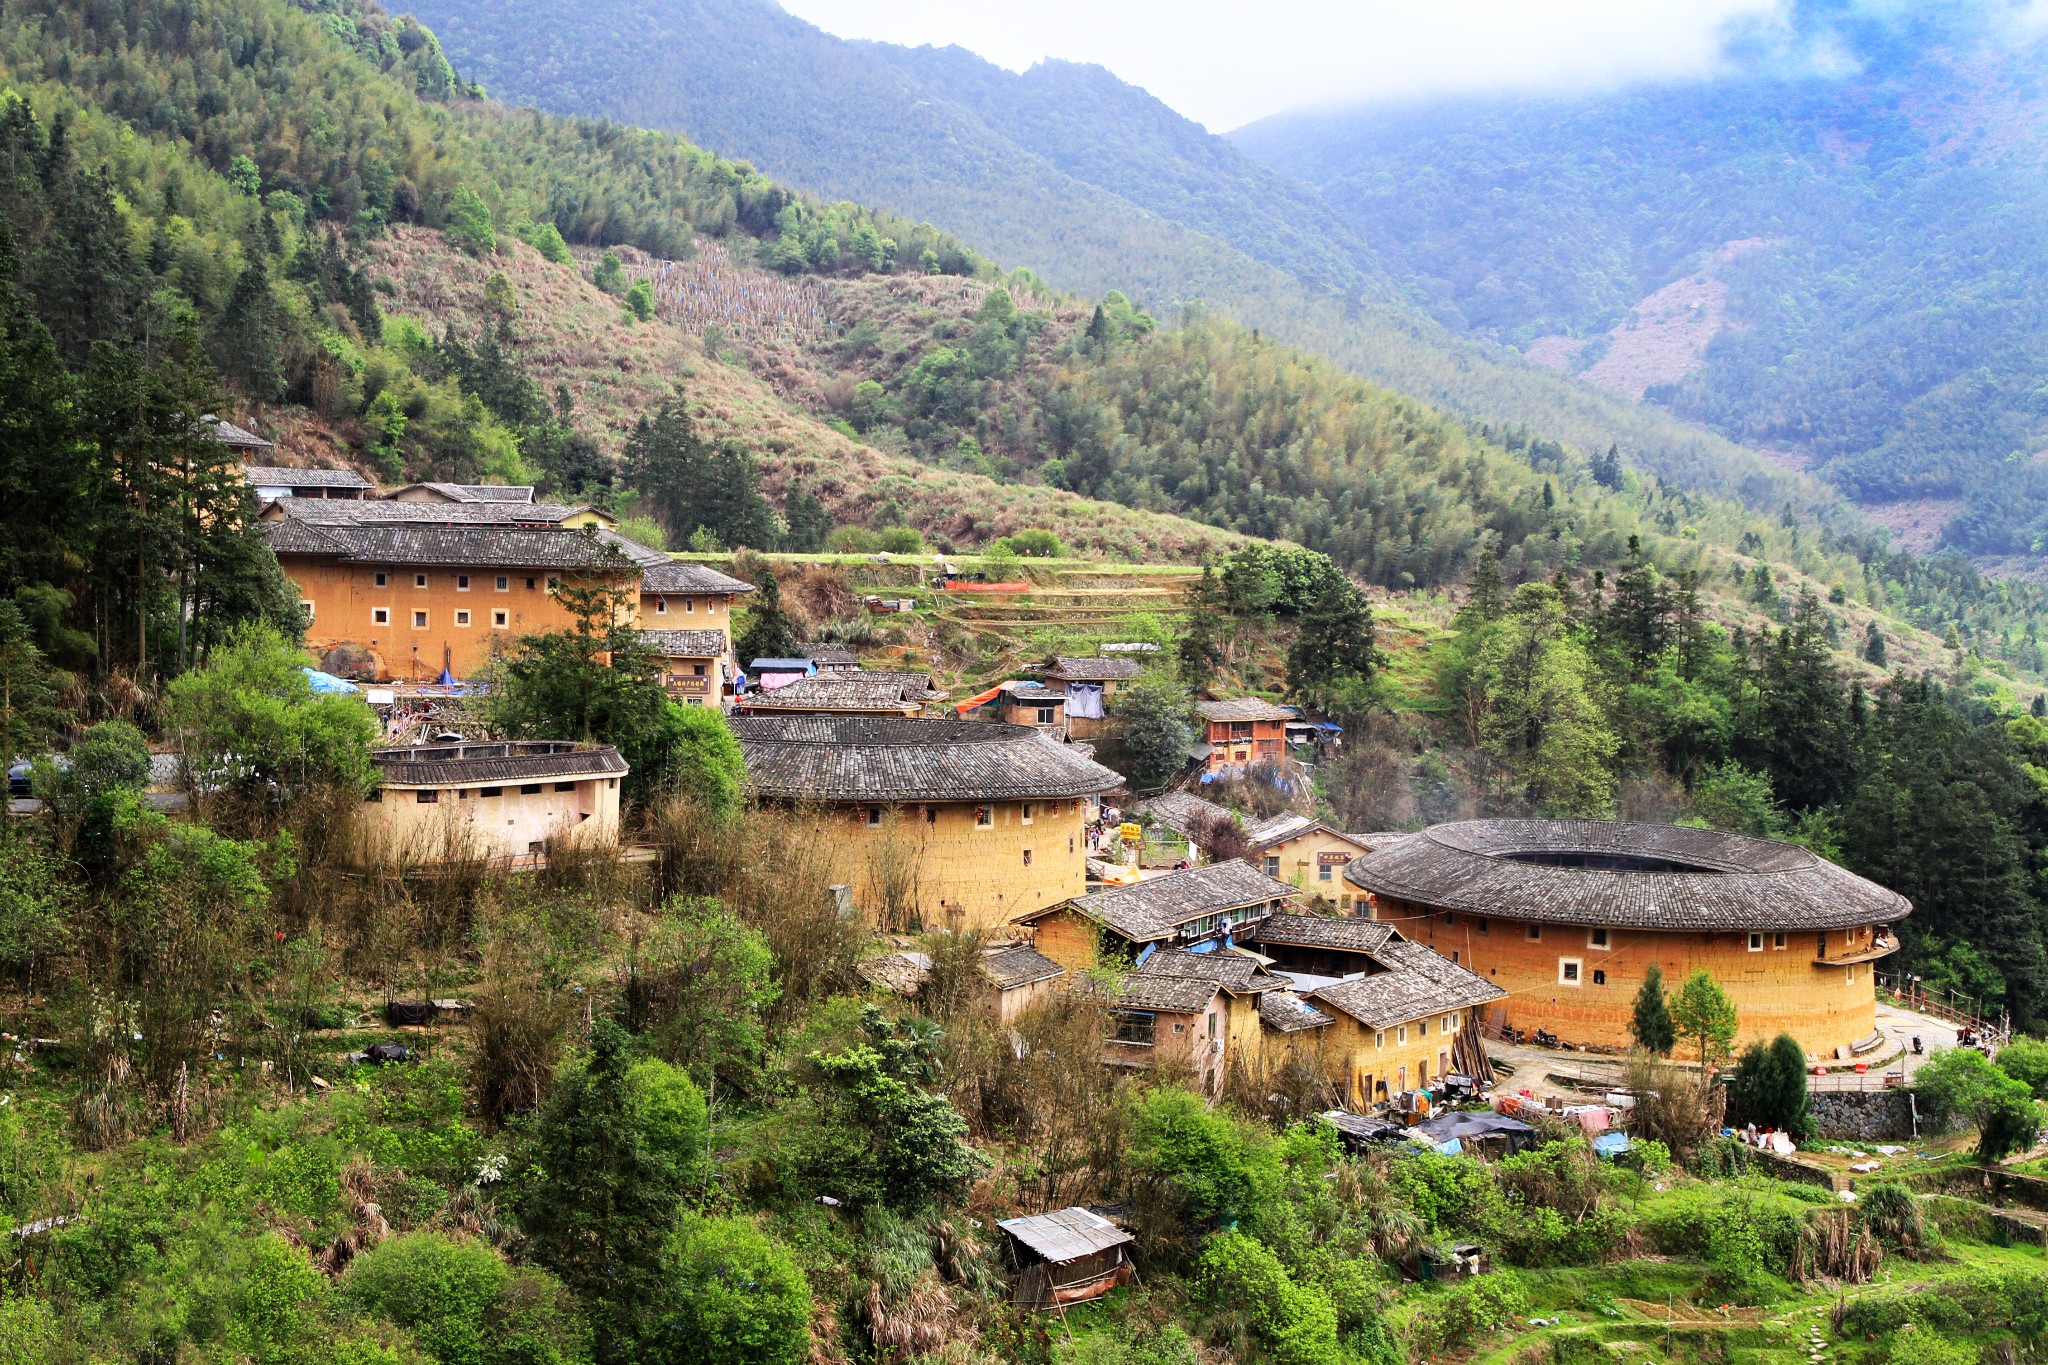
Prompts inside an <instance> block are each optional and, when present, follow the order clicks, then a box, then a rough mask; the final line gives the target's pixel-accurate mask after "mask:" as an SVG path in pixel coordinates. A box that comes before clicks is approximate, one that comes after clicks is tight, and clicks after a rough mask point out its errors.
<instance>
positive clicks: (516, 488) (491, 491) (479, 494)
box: [392, 482, 533, 502]
mask: <svg viewBox="0 0 2048 1365" xmlns="http://www.w3.org/2000/svg"><path fill="white" fill-rule="evenodd" d="M415 488H425V489H429V490H431V491H433V492H435V493H439V494H440V495H441V496H442V497H444V498H446V499H448V501H450V502H532V501H533V485H532V484H526V483H432V482H429V483H409V484H407V485H406V486H405V487H403V488H401V489H399V490H398V493H410V492H411V491H412V490H413V489H415ZM398 493H394V494H392V496H393V497H396V496H397V495H398Z"/></svg>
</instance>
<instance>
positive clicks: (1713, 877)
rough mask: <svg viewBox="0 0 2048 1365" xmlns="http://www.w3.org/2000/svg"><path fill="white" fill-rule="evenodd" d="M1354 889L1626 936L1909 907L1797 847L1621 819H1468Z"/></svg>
mask: <svg viewBox="0 0 2048 1365" xmlns="http://www.w3.org/2000/svg"><path fill="white" fill-rule="evenodd" d="M1344 877H1345V879H1346V880H1347V881H1349V882H1351V883H1352V884H1353V885H1354V886H1359V887H1363V888H1364V889H1365V890H1367V891H1371V892H1374V893H1375V894H1378V895H1385V896H1390V897H1393V898H1395V899H1398V900H1403V901H1410V902H1413V903H1415V904H1418V905H1427V906H1431V907H1434V908H1437V909H1446V910H1464V911H1467V912H1469V913H1472V914H1476V915H1490V916H1496V917H1498V918H1501V919H1513V920H1534V921H1539V922H1543V923H1552V924H1588V925H1605V926H1609V927H1613V928H1627V929H1664V930H1679V931H1684V930H1692V931H1716V930H1747V929H1841V928H1848V927H1850V926H1853V925H1858V924H1887V923H1891V922H1892V921H1895V920H1901V919H1904V918H1905V917H1906V916H1907V915H1909V914H1911V913H1912V910H1913V906H1912V903H1911V902H1910V901H1908V900H1907V899H1906V898H1905V897H1904V896H1901V895H1899V894H1897V893H1896V892H1893V891H1889V890H1887V889H1886V888H1884V887H1882V886H1879V885H1877V884H1876V883H1875V882H1871V881H1866V880H1865V879H1864V878H1862V877H1859V876H1857V875H1856V874H1854V873H1853V872H1849V871H1847V870H1846V869H1844V868H1840V867H1837V866H1836V865H1835V864H1833V863H1831V862H1828V861H1827V860H1826V859H1824V858H1820V857H1818V856H1816V855H1815V854H1812V853H1810V852H1808V851H1807V850H1805V849H1803V848H1799V847H1797V846H1795V845H1792V844H1781V843H1776V842H1774V841H1772V840H1769V839H1751V838H1746V837H1744V836H1742V835H1738V834H1724V833H1721V832H1720V831H1717V830H1705V829H1687V828H1684V827H1682V826H1678V825H1653V824H1644V823H1639V822H1634V821H1623V820H1467V821H1463V822H1460V823H1456V824H1449V825H1438V826H1436V827H1434V828H1432V829H1429V830H1425V831H1424V832H1423V833H1421V834H1410V835H1405V836H1402V837H1400V838H1396V839H1388V840H1386V841H1384V842H1380V843H1377V844H1374V845H1373V847H1372V850H1371V852H1369V853H1366V854H1365V855H1364V856H1362V857H1359V858H1354V859H1352V861H1351V862H1350V863H1349V864H1347V865H1346V866H1345V869H1344Z"/></svg>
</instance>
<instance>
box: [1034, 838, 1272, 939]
mask: <svg viewBox="0 0 2048 1365" xmlns="http://www.w3.org/2000/svg"><path fill="white" fill-rule="evenodd" d="M1300 894H1301V891H1300V889H1299V888H1298V887H1293V886H1289V885H1288V884H1287V883H1286V882H1283V881H1281V880H1279V879H1278V878H1276V877H1268V876H1267V875H1266V874H1265V873H1263V872H1261V871H1259V870H1258V869H1257V868H1255V867H1250V866H1247V865H1246V864H1244V863H1241V862H1239V861H1237V860H1236V859H1235V858H1233V859H1231V860H1230V861H1229V862H1227V863H1212V864H1210V865H1209V866H1207V867H1191V868H1188V869H1187V870H1186V871H1184V872H1169V873H1167V874H1166V875H1165V876H1163V877H1148V878H1146V879H1145V880H1144V881H1141V882H1137V883H1135V884H1133V885H1131V886H1112V887H1105V888H1103V889H1102V890H1100V891H1091V892H1089V893H1088V894H1087V895H1085V896H1077V897H1075V898H1074V899H1073V900H1070V901H1062V902H1060V904H1059V905H1054V906H1047V907H1046V908H1045V909H1043V910H1036V911H1033V912H1032V913H1031V914H1030V915H1025V916H1019V918H1020V919H1029V918H1035V917H1037V916H1039V915H1045V914H1050V913H1052V912H1053V911H1055V910H1058V909H1061V908H1063V907H1065V906H1072V907H1073V908H1074V909H1076V910H1078V911H1080V912H1081V913H1082V914H1084V915H1086V916H1087V917H1088V918H1090V919H1092V920H1096V921H1098V922H1099V923H1102V924H1106V925H1108V926H1109V927H1110V928H1112V929H1114V930H1116V932H1117V933H1119V934H1122V935H1123V936H1124V937H1125V938H1127V939H1129V940H1131V941H1132V942H1133V943H1145V942H1149V941H1151V940H1153V939H1161V938H1169V937H1171V936H1172V935H1173V932H1174V930H1176V929H1178V928H1179V927H1180V926H1181V925H1183V924H1186V923H1187V922H1188V921H1190V920H1197V919H1201V918H1202V917H1203V916H1205V915H1219V914H1223V913H1225V912H1227V911H1232V910H1248V909H1256V910H1257V911H1258V912H1259V913H1260V914H1264V913H1266V906H1267V905H1268V904H1269V903H1271V902H1274V901H1281V902H1284V901H1287V900H1289V899H1292V898H1293V897H1295V896H1299V895H1300Z"/></svg>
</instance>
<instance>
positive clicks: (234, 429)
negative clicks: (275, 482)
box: [201, 416, 277, 483]
mask: <svg viewBox="0 0 2048 1365" xmlns="http://www.w3.org/2000/svg"><path fill="white" fill-rule="evenodd" d="M201 423H202V425H204V426H205V427H206V434H207V435H209V436H211V437H213V439H214V440H216V441H219V442H220V443H221V444H222V445H224V446H234V447H235V448H236V449H238V450H275V449H276V448H277V447H276V445H275V444H274V443H273V442H270V441H266V440H264V439H263V438H262V437H261V436H258V435H257V434H256V433H255V432H253V431H245V430H243V429H242V428H241V427H238V426H236V425H235V424H234V423H233V422H230V421H227V420H225V419H223V418H219V417H211V416H209V417H205V418H202V419H201ZM250 482H252V483H253V482H255V480H253V479H252V480H250Z"/></svg>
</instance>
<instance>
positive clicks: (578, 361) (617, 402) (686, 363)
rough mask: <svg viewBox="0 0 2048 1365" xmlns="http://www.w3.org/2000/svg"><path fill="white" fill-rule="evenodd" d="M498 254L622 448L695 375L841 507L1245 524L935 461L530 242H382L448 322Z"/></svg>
mask: <svg viewBox="0 0 2048 1365" xmlns="http://www.w3.org/2000/svg"><path fill="white" fill-rule="evenodd" d="M498 270H502V271H504V272H505V274H506V276H507V277H508V278H510V279H511V281H512V284H513V287H514V288H515V289H516V290H517V291H518V294H519V299H520V312H519V318H518V322H517V330H518V333H519V336H520V338H521V340H520V343H519V347H518V350H519V354H520V358H521V360H522V361H523V362H524V363H525V365H526V366H527V368H528V369H529V371H530V372H531V373H532V375H533V377H534V379H535V380H536V381H537V382H538V383H540V384H541V386H542V387H543V388H544V389H546V390H547V391H549V392H553V390H554V387H555V385H556V384H558V383H561V384H566V385H568V387H569V391H570V393H571V394H572V395H574V397H575V399H576V404H577V408H578V410H579V411H580V412H581V413H582V415H583V419H584V422H585V424H586V425H587V426H588V427H589V428H590V430H591V431H592V433H593V435H595V436H596V437H597V438H598V439H599V440H600V442H601V443H602V444H603V445H604V446H605V447H606V449H607V450H609V451H611V452H613V453H616V452H617V451H619V450H620V449H622V448H623V446H624V444H625V441H626V438H627V436H628V435H629V434H630V432H631V430H632V426H633V422H634V421H635V419H636V418H638V417H639V416H640V415H641V414H643V413H648V412H652V411H653V410H654V408H655V407H657V406H658V405H659V404H660V403H661V402H662V401H663V400H664V399H665V398H666V397H667V396H668V395H669V394H670V393H672V392H673V391H674V390H675V387H676V386H677V385H681V386H682V388H683V390H684V391H685V392H686V393H687V394H688V395H689V397H690V399H691V401H692V403H693V405H694V406H695V407H696V409H697V410H698V412H699V413H700V414H701V418H702V421H703V424H704V426H705V428H706V430H707V432H708V433H710V434H713V435H718V436H732V437H734V438H736V439H739V440H741V441H743V442H744V443H745V444H746V445H747V446H748V447H749V448H751V449H752V450H754V451H755V452H756V453H757V454H758V455H759V456H760V458H761V462H762V468H763V474H764V478H765V481H766V483H767V485H768V488H769V490H770V492H771V494H775V495H779V494H780V492H781V491H782V490H783V489H784V488H785V487H786V486H787V485H788V484H789V483H790V482H791V481H792V480H794V479H801V480H803V481H805V482H808V483H809V484H810V485H811V486H812V488H813V490H814V491H815V492H816V493H817V494H818V496H819V497H820V498H821V499H822V500H823V501H824V502H825V505H826V506H827V508H828V509H830V511H831V512H832V514H833V516H834V517H836V518H837V519H839V520H840V521H850V522H859V521H863V520H864V519H865V517H866V515H867V514H868V513H869V512H871V511H872V510H873V509H874V508H876V507H877V506H878V505H880V504H881V503H882V502H884V501H885V500H893V501H894V502H895V503H896V504H897V505H898V506H899V507H901V508H902V510H903V513H904V515H905V517H906V518H907V519H908V520H909V521H910V522H911V523H912V524H914V525H916V526H917V527H918V528H919V529H920V530H923V531H924V532H925V533H926V534H927V536H929V537H930V538H931V539H933V540H934V541H935V542H938V543H945V544H953V545H976V544H980V543H982V542H983V541H985V540H987V539H989V538H991V537H994V536H1000V535H1005V534H1008V533H1009V532H1011V531H1015V530H1021V529H1023V528H1025V527H1032V526H1041V527H1044V528H1046V529H1048V530H1051V531H1052V532H1054V533H1055V534H1056V535H1058V536H1059V537H1060V539H1061V540H1063V541H1065V542H1066V543H1067V544H1068V545H1070V546H1073V547H1075V548H1076V549H1078V550H1082V551H1085V552H1087V553H1090V554H1094V555H1098V556H1101V557H1103V558H1107V559H1130V560H1148V559H1149V560H1166V561H1186V560H1191V559H1194V558H1197V557H1199V556H1200V555H1201V554H1202V553H1203V552H1205V551H1209V550H1218V549H1226V548H1228V547H1229V546H1231V545H1235V544H1239V543H1241V542H1242V541H1243V540H1244V537H1242V536H1236V535H1233V534H1231V533H1229V532H1227V531H1219V530H1217V529H1215V528H1214V527H1208V526H1202V525H1199V524H1197V523H1195V522H1191V521H1187V520H1184V519H1182V518H1179V517H1174V516H1168V515H1164V514H1161V513H1153V512H1140V511H1134V510H1131V509H1129V508H1124V507H1118V506H1115V505H1113V504H1109V503H1103V502H1095V501H1091V500H1089V499H1086V498H1081V497H1077V496H1075V495H1074V494H1071V493H1065V492H1060V491H1058V490H1055V489H1049V488H1043V487H1036V486H1027V485H1021V484H1000V483H997V482H995V481H994V480H992V479H988V478H984V477H981V476H979V475H973V474H966V473H959V472H955V471H951V470H940V469H933V468H931V467H930V466H928V465H924V464H921V463H919V462H917V461H915V460H912V459H910V458H908V457H907V456H901V455H892V454H889V453H887V452H885V451H881V450H877V449H875V448H874V447H872V446H867V445H863V444H861V443H859V442H858V441H855V440H851V439H849V438H847V437H846V436H844V435H842V434H840V433H839V432H838V431H836V430H834V429H833V428H831V427H830V426H827V425H826V424H825V423H824V421H822V420H821V419H819V418H818V417H816V416H814V415H812V414H811V413H808V412H806V411H804V410H803V409H802V408H801V407H799V406H798V405H797V404H796V402H795V401H793V400H795V399H797V398H798V397H799V395H798V393H797V392H796V388H797V386H798V385H799V384H800V383H802V382H803V381H804V379H805V378H806V376H804V375H802V374H800V373H793V372H790V371H787V370H784V369H782V368H780V367H779V366H773V365H772V360H771V366H772V368H771V369H770V370H769V372H768V373H766V374H760V375H757V374H755V373H753V372H751V371H750V370H748V369H746V368H743V367H741V366H738V365H734V364H729V363H725V362H723V361H720V360H718V359H715V358H712V357H709V356H707V355H706V354H705V351H704V346H703V343H702V341H701V340H700V339H699V338H698V337H695V336H690V335H686V334H685V333H684V332H683V331H682V330H681V329H680V328H678V327H675V326H672V325H670V324H668V323H666V322H662V321H655V322H648V323H639V324H634V323H629V322H627V321H626V320H625V319H624V316H623V313H622V310H621V309H620V306H619V303H618V301H617V300H616V299H614V298H612V297H610V296H609V295H607V294H604V293H602V292H601V291H599V290H598V289H596V288H595V287H594V286H592V285H591V284H590V283H589V282H588V281H587V280H586V279H584V278H583V276H582V275H581V274H580V273H579V272H577V271H573V270H570V269H568V268H565V267H561V266H555V265H550V264H549V263H548V262H547V261H546V260H544V259H543V258H542V257H541V256H540V254H539V253H538V252H535V251H533V250H531V249H529V248H527V247H525V246H523V245H521V244H518V243H511V244H510V246H509V249H508V250H507V251H505V252H504V253H503V254H500V255H496V256H491V257H487V258H484V259H473V258H471V257H468V256H465V255H463V254H462V253H461V252H459V251H457V250H455V249H454V248H453V247H451V246H449V245H448V243H447V241H446V239H445V238H443V237H442V236H441V235H440V234H438V233H433V232H425V231H420V230H415V229H401V230H399V231H397V232H395V233H394V234H392V236H391V237H390V238H388V239H386V240H383V241H380V242H379V243H378V244H377V245H376V247H375V264H374V265H373V267H372V273H373V275H374V276H375V277H376V278H378V279H379V280H380V281H381V282H382V283H385V284H388V285H389V287H390V291H391V292H390V293H389V294H388V295H387V296H386V299H385V306H386V308H387V309H388V310H389V311H391V312H395V313H403V314H407V315H410V316H412V317H415V318H418V319H420V320H421V321H423V322H425V323H426V324H427V325H429V326H431V327H433V328H435V329H436V330H437V331H438V330H439V329H440V328H441V327H442V326H448V325H452V326H454V327H456V328H458V329H461V330H464V331H473V330H475V329H476V328H477V327H479V326H481V325H482V324H483V322H484V320H485V318H486V316H487V311H486V309H485V306H484V301H483V288H484V281H485V280H486V279H488V278H489V277H490V275H491V273H492V272H493V271H498ZM960 283H961V282H959V281H951V280H916V281H910V282H908V284H907V287H909V288H913V289H927V290H939V289H947V288H957V287H959V286H960ZM778 385H780V386H781V391H780V392H778Z"/></svg>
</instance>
